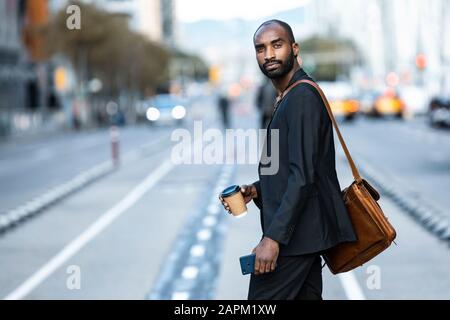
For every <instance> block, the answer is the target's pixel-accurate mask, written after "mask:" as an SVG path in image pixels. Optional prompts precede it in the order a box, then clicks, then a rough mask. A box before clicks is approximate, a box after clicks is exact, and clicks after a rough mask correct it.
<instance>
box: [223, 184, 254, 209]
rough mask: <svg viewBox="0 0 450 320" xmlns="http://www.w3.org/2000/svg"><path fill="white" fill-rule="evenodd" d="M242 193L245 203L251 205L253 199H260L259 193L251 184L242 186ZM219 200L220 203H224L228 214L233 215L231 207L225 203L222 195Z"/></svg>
mask: <svg viewBox="0 0 450 320" xmlns="http://www.w3.org/2000/svg"><path fill="white" fill-rule="evenodd" d="M241 193H242V195H243V196H244V201H245V203H249V202H250V201H251V200H252V199H254V198H257V197H258V192H257V191H256V187H255V186H254V185H253V184H250V185H246V184H243V185H242V186H241ZM219 200H220V202H222V205H223V207H224V208H225V210H227V211H228V213H231V211H230V207H229V206H228V204H227V203H226V202H225V200H223V198H222V196H220V195H219Z"/></svg>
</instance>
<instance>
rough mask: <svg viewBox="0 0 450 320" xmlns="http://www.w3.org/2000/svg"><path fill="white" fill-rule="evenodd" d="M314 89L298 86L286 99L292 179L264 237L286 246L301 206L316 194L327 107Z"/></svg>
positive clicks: (290, 176) (285, 110) (285, 111)
mask: <svg viewBox="0 0 450 320" xmlns="http://www.w3.org/2000/svg"><path fill="white" fill-rule="evenodd" d="M313 90H314V89H313V88H311V87H309V85H299V86H298V87H296V88H294V89H292V91H291V94H289V95H287V96H286V98H285V99H286V101H285V103H286V104H287V105H285V108H284V116H285V121H286V123H287V129H288V141H287V146H288V154H289V159H288V160H289V177H288V183H287V187H286V190H285V192H284V195H283V197H282V199H281V203H280V206H279V207H278V209H277V211H276V212H275V215H274V217H273V220H272V222H271V224H270V226H269V228H268V229H267V232H265V234H264V235H265V236H266V237H269V238H271V239H273V240H275V241H277V242H279V243H280V244H283V245H287V244H288V243H289V241H290V239H291V237H292V234H293V232H294V229H295V225H296V223H297V221H298V217H299V215H300V214H301V210H302V207H303V205H304V204H305V203H306V199H307V198H308V196H309V195H311V194H312V192H314V191H315V186H314V181H315V167H316V160H317V154H318V150H319V139H320V126H321V122H322V117H323V108H325V106H324V105H323V102H322V100H321V99H320V98H319V97H318V96H316V95H315V93H314V92H313ZM281 161H283V159H280V162H281Z"/></svg>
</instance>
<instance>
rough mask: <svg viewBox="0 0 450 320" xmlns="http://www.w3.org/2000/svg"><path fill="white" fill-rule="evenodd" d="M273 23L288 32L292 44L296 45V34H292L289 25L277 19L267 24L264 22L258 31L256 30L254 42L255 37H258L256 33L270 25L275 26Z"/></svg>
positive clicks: (268, 21)
mask: <svg viewBox="0 0 450 320" xmlns="http://www.w3.org/2000/svg"><path fill="white" fill-rule="evenodd" d="M273 23H276V24H278V25H279V26H281V27H282V28H283V29H284V30H285V31H286V33H287V34H288V38H289V41H290V43H295V37H294V33H293V32H292V28H291V26H290V25H288V24H287V23H286V22H284V21H281V20H277V19H271V20H267V21H266V22H263V23H262V24H261V25H260V26H259V27H258V29H256V31H255V33H254V34H253V41H255V36H256V33H257V32H258V31H259V29H261V28H262V27H264V26H267V25H269V24H273Z"/></svg>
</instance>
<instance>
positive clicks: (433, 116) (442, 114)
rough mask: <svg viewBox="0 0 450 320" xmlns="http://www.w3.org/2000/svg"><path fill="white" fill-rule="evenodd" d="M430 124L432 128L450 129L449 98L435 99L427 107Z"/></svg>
mask: <svg viewBox="0 0 450 320" xmlns="http://www.w3.org/2000/svg"><path fill="white" fill-rule="evenodd" d="M428 117H429V120H430V124H431V125H432V126H434V127H447V128H449V127H450V97H447V98H445V97H435V98H433V99H431V101H430V104H429V106H428Z"/></svg>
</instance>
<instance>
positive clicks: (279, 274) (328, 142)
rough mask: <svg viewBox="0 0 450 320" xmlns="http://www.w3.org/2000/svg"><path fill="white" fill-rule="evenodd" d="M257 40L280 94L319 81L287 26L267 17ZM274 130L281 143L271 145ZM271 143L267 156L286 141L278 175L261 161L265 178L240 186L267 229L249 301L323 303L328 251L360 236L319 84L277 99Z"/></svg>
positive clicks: (262, 63)
mask: <svg viewBox="0 0 450 320" xmlns="http://www.w3.org/2000/svg"><path fill="white" fill-rule="evenodd" d="M253 41H254V46H255V50H256V58H257V61H258V64H259V67H260V69H261V71H262V72H263V73H264V75H266V76H267V77H268V78H270V79H271V81H272V83H273V85H274V87H275V88H276V90H277V92H278V94H279V95H281V94H282V93H283V92H284V91H285V90H286V88H288V87H289V86H290V85H291V84H293V83H294V82H296V81H298V80H300V79H308V80H312V79H311V78H310V77H309V76H308V75H307V74H306V73H305V71H304V70H303V69H302V68H301V67H300V65H299V63H298V61H297V57H298V54H299V46H298V44H297V43H295V40H294V36H293V33H292V30H291V28H290V26H289V25H288V24H286V23H284V22H282V21H279V20H270V21H267V22H265V23H263V24H262V25H261V26H260V27H259V28H258V29H257V31H256V33H255V35H254V38H253ZM273 130H278V134H279V141H274V142H271V135H272V131H273ZM265 143H266V148H267V152H268V153H269V152H270V150H271V149H274V148H273V146H271V143H278V144H279V148H278V150H279V159H278V160H279V164H278V170H277V172H276V173H275V174H262V171H263V170H262V169H264V168H265V167H266V166H267V165H264V164H263V163H262V162H261V161H260V163H259V166H258V175H259V181H257V182H255V183H253V184H252V185H249V186H247V185H243V186H242V187H241V192H242V193H243V195H244V199H245V201H246V202H249V201H250V200H253V201H254V203H255V204H256V206H257V207H258V208H259V209H260V210H261V226H262V230H263V237H262V239H261V241H260V242H259V244H258V245H257V246H256V248H254V249H253V252H254V253H255V254H256V262H255V273H254V274H252V276H251V278H250V286H249V292H248V299H317V300H320V299H322V268H321V258H320V255H321V253H322V252H323V251H324V250H326V249H328V248H330V247H333V246H335V245H337V244H339V243H341V242H346V241H354V240H356V236H355V234H354V231H353V227H352V225H351V222H350V220H349V217H348V214H347V211H346V208H345V205H344V203H343V200H342V197H341V188H340V185H339V181H338V179H337V175H336V170H335V150H334V140H333V127H332V124H331V120H330V118H329V116H328V114H327V111H326V108H325V106H324V104H323V102H322V100H321V98H320V95H319V93H318V92H317V91H316V90H315V88H314V87H312V86H311V85H309V84H305V83H302V84H299V85H297V86H295V87H294V88H292V89H291V90H290V91H289V92H288V93H287V94H286V95H285V96H284V98H283V99H282V100H281V101H279V102H278V103H277V108H276V109H275V112H274V115H273V117H272V120H271V121H270V122H269V124H268V131H267V137H266V141H265ZM221 200H222V199H221ZM224 206H225V209H227V210H228V209H229V208H228V206H227V205H226V204H225V203H224Z"/></svg>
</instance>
